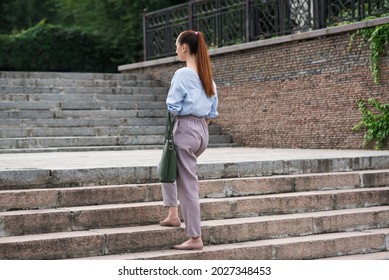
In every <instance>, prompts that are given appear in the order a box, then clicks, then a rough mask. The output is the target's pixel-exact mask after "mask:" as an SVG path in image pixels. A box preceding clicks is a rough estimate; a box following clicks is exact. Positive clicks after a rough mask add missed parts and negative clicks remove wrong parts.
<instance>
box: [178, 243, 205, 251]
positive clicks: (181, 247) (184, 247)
mask: <svg viewBox="0 0 389 280" xmlns="http://www.w3.org/2000/svg"><path fill="white" fill-rule="evenodd" d="M203 247H204V245H203V243H202V242H201V243H200V244H192V245H186V244H180V245H174V246H173V248H174V249H177V250H202V249H203Z"/></svg>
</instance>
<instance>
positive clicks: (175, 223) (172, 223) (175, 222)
mask: <svg viewBox="0 0 389 280" xmlns="http://www.w3.org/2000/svg"><path fill="white" fill-rule="evenodd" d="M159 224H160V225H161V226H163V227H180V226H181V221H180V219H178V218H177V219H169V218H166V219H165V220H163V221H160V222H159Z"/></svg>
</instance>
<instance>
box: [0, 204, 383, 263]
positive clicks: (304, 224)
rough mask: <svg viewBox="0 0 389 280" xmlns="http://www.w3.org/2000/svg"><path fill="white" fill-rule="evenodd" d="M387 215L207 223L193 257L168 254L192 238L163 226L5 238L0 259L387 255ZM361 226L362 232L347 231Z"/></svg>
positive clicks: (366, 212) (369, 212)
mask: <svg viewBox="0 0 389 280" xmlns="http://www.w3.org/2000/svg"><path fill="white" fill-rule="evenodd" d="M387 215H388V207H372V208H369V209H363V210H361V209H357V210H355V211H351V212H350V211H344V210H337V211H326V212H320V213H319V212H318V213H309V214H293V215H281V216H272V217H255V218H245V219H231V220H215V221H209V222H203V223H202V231H203V242H204V243H205V245H206V246H205V248H204V250H203V251H192V252H190V251H186V252H179V251H172V250H168V248H171V247H172V245H174V244H177V243H179V242H182V241H184V240H185V239H186V233H185V229H184V228H165V227H160V226H158V225H150V226H142V227H123V228H109V229H94V230H90V231H73V232H61V233H46V234H35V235H26V236H13V237H3V238H1V239H0V249H1V250H0V258H1V259H59V258H77V257H79V258H80V257H88V256H89V257H91V258H93V259H99V258H104V259H316V258H324V257H332V256H339V255H348V254H355V253H362V252H363V253H366V252H382V251H387V250H388V248H387V244H386V243H387V242H386V240H387V238H388V236H389V228H388V219H387ZM376 216H379V217H381V219H376V218H375V217H376ZM355 226H357V227H359V228H360V230H359V231H350V232H348V231H347V230H348V229H350V228H354V227H355ZM344 230H346V231H344ZM161 250H162V251H161ZM142 251H145V252H142ZM117 254H121V255H117ZM99 256H102V257H99Z"/></svg>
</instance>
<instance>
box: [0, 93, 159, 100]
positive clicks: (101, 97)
mask: <svg viewBox="0 0 389 280" xmlns="http://www.w3.org/2000/svg"><path fill="white" fill-rule="evenodd" d="M5 101H8V102H9V101H12V102H21V101H23V102H28V101H29V102H32V101H83V102H86V101H89V102H90V101H123V102H134V101H149V102H153V101H160V102H165V101H166V96H165V94H161V95H151V94H147V95H146V94H143V95H140V94H103V93H101V94H90V93H84V94H71V93H67V94H63V93H61V94H44V93H42V94H27V93H25V94H4V93H3V94H0V102H5Z"/></svg>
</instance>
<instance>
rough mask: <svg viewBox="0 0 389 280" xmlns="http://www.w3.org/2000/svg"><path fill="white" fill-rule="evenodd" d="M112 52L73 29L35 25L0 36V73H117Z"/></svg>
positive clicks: (96, 38) (99, 40)
mask: <svg viewBox="0 0 389 280" xmlns="http://www.w3.org/2000/svg"><path fill="white" fill-rule="evenodd" d="M114 56H115V50H114V49H113V48H112V47H111V46H110V45H109V42H106V41H105V40H104V39H103V38H102V37H100V36H98V35H95V34H90V33H85V32H83V31H81V30H79V29H76V28H65V27H63V26H58V25H47V24H44V23H39V24H38V25H36V26H34V27H32V28H30V29H28V30H26V31H23V32H21V33H19V34H16V35H0V70H3V71H63V72H111V73H112V72H117V65H115V64H114V63H113V62H112V59H113V57H114Z"/></svg>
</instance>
